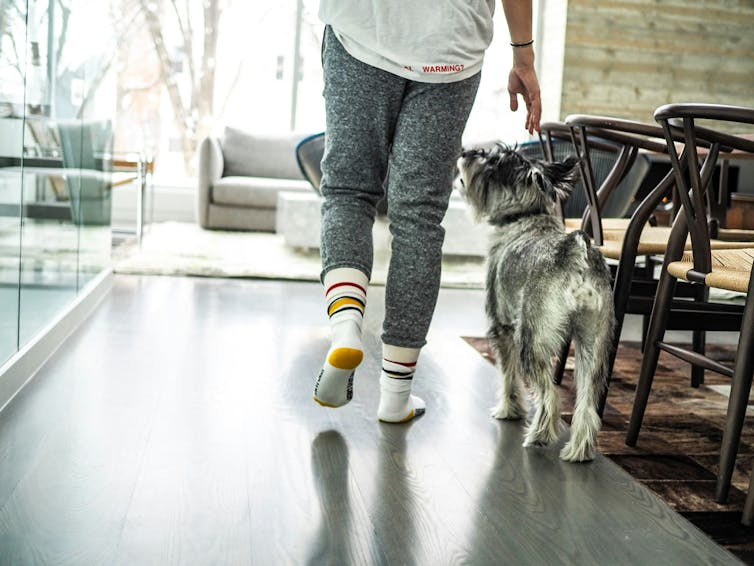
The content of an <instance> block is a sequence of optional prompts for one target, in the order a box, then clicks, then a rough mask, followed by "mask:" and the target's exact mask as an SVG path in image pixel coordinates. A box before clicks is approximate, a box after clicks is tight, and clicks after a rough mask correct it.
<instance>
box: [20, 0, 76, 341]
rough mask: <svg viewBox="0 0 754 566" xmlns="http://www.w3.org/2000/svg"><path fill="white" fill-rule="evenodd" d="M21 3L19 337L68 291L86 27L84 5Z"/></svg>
mask: <svg viewBox="0 0 754 566" xmlns="http://www.w3.org/2000/svg"><path fill="white" fill-rule="evenodd" d="M28 3H29V17H28V33H27V45H26V52H27V65H26V114H27V119H26V136H25V138H24V140H25V143H24V153H25V159H24V172H25V177H24V183H23V196H22V198H23V202H24V204H25V214H24V215H23V218H22V223H23V225H22V233H21V303H20V327H19V335H20V343H21V344H24V343H26V342H27V341H28V340H29V339H30V338H31V337H32V336H33V335H34V334H36V333H37V332H38V331H39V330H41V329H42V328H43V327H44V326H45V325H46V324H47V323H49V322H50V320H51V319H53V318H54V317H55V316H56V315H57V314H58V313H59V312H60V311H61V310H62V309H63V308H64V307H65V306H66V304H68V303H69V302H70V301H72V300H73V299H74V298H75V296H76V286H77V273H78V247H79V231H78V227H77V226H76V224H74V218H75V210H76V207H75V206H74V205H75V204H76V198H75V197H76V195H78V194H80V192H81V175H80V174H79V167H80V161H81V142H80V137H81V133H80V132H81V118H80V109H81V104H82V96H83V95H82V90H83V83H84V79H83V77H84V70H83V61H84V55H83V53H82V49H81V44H82V43H83V44H86V45H88V34H87V33H86V32H84V33H82V28H81V26H82V24H81V23H79V22H80V20H81V19H85V18H86V13H85V12H82V10H80V9H77V6H76V2H75V1H71V2H67V3H65V5H64V6H63V5H62V4H61V3H60V2H58V1H57V0H28ZM61 7H65V8H67V9H61ZM68 8H69V9H68ZM26 173H28V174H26Z"/></svg>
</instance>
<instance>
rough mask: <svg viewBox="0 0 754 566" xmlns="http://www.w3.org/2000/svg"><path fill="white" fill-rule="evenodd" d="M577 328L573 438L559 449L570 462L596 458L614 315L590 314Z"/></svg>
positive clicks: (561, 454)
mask: <svg viewBox="0 0 754 566" xmlns="http://www.w3.org/2000/svg"><path fill="white" fill-rule="evenodd" d="M589 318H590V320H587V321H584V324H580V325H579V328H577V329H575V334H574V338H575V343H576V368H575V370H574V380H575V382H576V402H575V404H574V411H573V418H572V419H571V438H570V440H569V441H568V443H567V444H566V445H565V446H564V447H563V450H561V452H560V457H561V458H562V459H563V460H566V461H568V462H585V461H588V460H593V459H594V454H595V451H596V446H597V433H598V432H599V430H600V426H601V424H602V422H601V420H600V417H599V415H598V414H597V403H598V401H599V398H600V395H601V394H602V391H603V389H604V387H605V386H606V378H607V368H608V363H609V359H610V351H611V349H612V319H611V318H610V317H606V316H601V317H599V318H598V317H589Z"/></svg>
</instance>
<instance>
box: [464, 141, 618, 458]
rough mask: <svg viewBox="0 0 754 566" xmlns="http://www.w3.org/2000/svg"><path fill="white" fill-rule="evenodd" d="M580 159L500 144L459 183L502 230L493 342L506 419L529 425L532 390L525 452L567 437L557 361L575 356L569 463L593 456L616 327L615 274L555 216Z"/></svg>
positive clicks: (495, 251) (467, 160)
mask: <svg viewBox="0 0 754 566" xmlns="http://www.w3.org/2000/svg"><path fill="white" fill-rule="evenodd" d="M577 164H578V161H577V160H576V159H575V158H569V159H567V160H566V161H564V162H556V163H550V162H545V161H539V160H529V159H527V158H525V157H523V156H521V155H520V154H519V153H517V152H516V151H515V150H513V149H510V148H507V147H505V146H503V145H498V146H496V147H495V148H493V149H491V150H482V149H475V150H471V151H467V152H464V154H463V155H462V157H461V158H460V159H459V162H458V166H459V170H460V172H461V176H460V180H461V184H462V187H463V189H462V190H463V191H464V193H465V196H466V198H467V200H468V201H469V202H470V203H471V205H472V206H473V207H474V209H475V210H476V212H477V214H478V216H479V217H480V218H486V219H487V221H488V222H489V223H490V224H492V225H493V226H494V227H495V230H494V235H493V237H492V242H491V248H490V252H489V268H488V269H489V271H488V275H487V306H486V308H487V316H488V318H489V321H490V329H489V338H490V342H491V345H492V347H493V348H494V350H495V351H496V354H497V360H498V364H499V369H500V374H501V377H502V385H501V392H500V393H501V394H500V401H499V403H498V405H497V406H496V407H494V409H493V410H492V415H493V416H494V417H496V418H498V419H520V418H525V417H526V416H527V413H528V409H527V404H526V394H525V390H524V384H526V385H528V386H529V387H530V389H531V390H532V393H533V398H534V401H535V403H536V411H535V413H534V416H533V418H532V420H531V422H530V423H529V426H528V428H527V432H526V437H525V441H524V446H530V445H537V446H546V445H549V444H552V443H553V442H555V441H557V439H558V436H559V434H560V399H559V397H558V392H557V390H556V389H555V384H554V383H553V378H552V370H553V364H552V360H553V358H554V357H555V356H557V355H559V353H560V351H561V350H562V348H563V346H564V344H565V343H566V340H570V339H573V341H574V342H575V348H576V368H575V372H574V378H575V382H576V390H577V396H576V403H575V408H574V413H573V419H572V422H571V437H570V440H569V441H568V443H567V444H566V445H565V447H564V448H563V449H562V451H561V453H560V457H561V458H562V459H563V460H566V461H570V462H582V461H587V460H591V459H593V458H594V454H595V447H596V443H597V433H598V431H599V429H600V425H601V421H600V418H599V415H598V414H597V403H598V400H599V397H600V394H601V393H602V392H603V390H604V388H605V387H606V373H607V368H608V360H609V356H610V351H611V347H612V336H613V328H614V314H613V295H612V291H611V283H610V273H609V270H608V268H607V265H606V264H605V260H604V258H603V257H602V255H601V254H600V252H599V251H598V250H597V249H595V248H594V247H592V245H591V241H590V239H589V236H588V235H587V234H585V233H584V232H582V231H575V232H571V233H566V232H565V229H564V227H563V224H562V221H561V220H559V219H558V218H556V217H555V216H553V214H552V213H553V210H554V206H555V203H556V202H557V199H558V198H564V197H566V196H567V195H568V194H570V192H571V191H572V190H573V186H574V184H575V182H576V180H577V178H578V174H577Z"/></svg>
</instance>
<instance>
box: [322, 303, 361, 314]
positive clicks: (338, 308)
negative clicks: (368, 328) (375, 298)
mask: <svg viewBox="0 0 754 566" xmlns="http://www.w3.org/2000/svg"><path fill="white" fill-rule="evenodd" d="M345 311H356V312H358V313H359V314H360V315H362V316H364V307H362V306H359V305H356V304H354V303H342V304H339V305H334V306H333V307H331V308H329V309H328V310H327V316H329V317H330V318H332V317H333V316H335V315H336V314H338V313H341V312H345Z"/></svg>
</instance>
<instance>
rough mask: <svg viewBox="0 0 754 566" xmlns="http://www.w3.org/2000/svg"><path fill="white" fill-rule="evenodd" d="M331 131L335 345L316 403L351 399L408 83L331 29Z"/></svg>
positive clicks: (327, 43) (328, 188)
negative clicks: (378, 216)
mask: <svg viewBox="0 0 754 566" xmlns="http://www.w3.org/2000/svg"><path fill="white" fill-rule="evenodd" d="M322 55H323V69H324V79H325V90H324V95H325V110H326V120H327V129H326V135H325V154H324V157H323V159H322V184H321V192H322V195H323V197H324V201H323V204H322V276H321V277H322V282H323V283H324V285H325V299H326V302H327V309H328V316H329V318H330V324H331V328H332V338H333V343H332V347H331V348H330V351H329V352H328V354H327V358H326V360H325V363H324V364H323V367H322V370H321V371H320V373H319V376H318V378H317V383H316V385H315V391H314V399H315V401H317V402H318V403H320V404H321V405H324V406H328V407H339V406H342V405H345V404H346V403H348V401H350V399H351V392H352V382H353V373H354V370H355V369H356V367H357V366H358V365H359V364H360V363H361V360H362V357H363V352H362V346H361V317H362V316H363V312H364V307H365V302H366V287H367V284H368V281H369V277H370V276H371V271H372V260H373V248H372V225H373V223H374V216H375V207H376V205H377V203H378V202H379V200H380V199H381V198H382V196H383V192H384V191H383V180H384V179H385V175H386V171H387V163H388V155H389V150H390V144H391V140H392V136H393V132H394V129H395V122H396V119H397V115H398V110H399V108H400V104H401V99H402V96H403V91H404V88H405V84H406V81H405V80H404V79H401V78H400V77H396V76H395V75H392V74H390V73H386V72H384V71H381V70H379V69H376V68H374V67H371V66H369V65H366V64H364V63H362V62H360V61H358V60H356V59H354V58H353V57H351V56H350V55H349V54H348V53H347V52H346V50H345V49H344V48H343V46H342V45H341V44H340V42H338V40H337V38H336V37H335V34H333V33H332V30H330V28H327V29H326V30H325V38H324V42H323V52H322Z"/></svg>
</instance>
